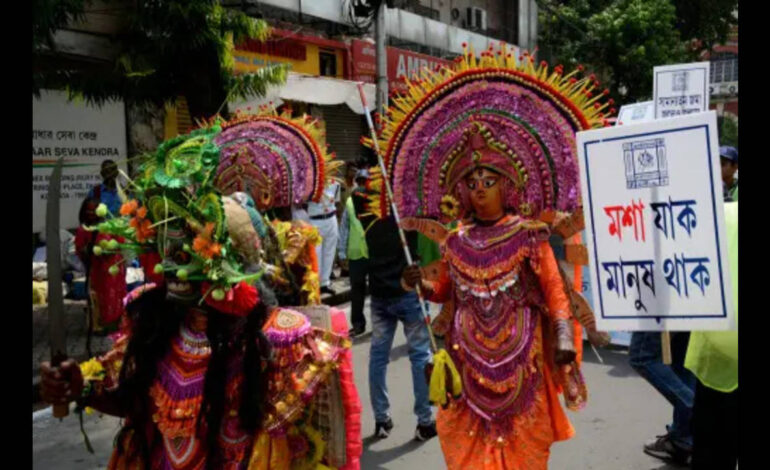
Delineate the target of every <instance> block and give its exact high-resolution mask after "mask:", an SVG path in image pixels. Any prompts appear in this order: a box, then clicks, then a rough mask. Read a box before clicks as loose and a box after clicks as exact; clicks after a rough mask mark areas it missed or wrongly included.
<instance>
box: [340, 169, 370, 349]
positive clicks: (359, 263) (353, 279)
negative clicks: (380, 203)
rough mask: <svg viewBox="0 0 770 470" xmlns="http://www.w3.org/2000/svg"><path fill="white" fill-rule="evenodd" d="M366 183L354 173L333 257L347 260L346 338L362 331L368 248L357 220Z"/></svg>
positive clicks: (366, 175) (365, 175) (362, 172)
mask: <svg viewBox="0 0 770 470" xmlns="http://www.w3.org/2000/svg"><path fill="white" fill-rule="evenodd" d="M368 179H369V172H368V171H367V170H359V171H358V173H356V178H355V184H356V187H355V189H353V192H352V193H351V195H350V197H349V198H347V201H345V211H344V212H343V213H342V217H341V220H340V237H339V242H338V243H337V256H338V257H339V259H340V260H348V270H349V272H350V297H351V299H350V303H351V306H350V323H351V324H352V325H353V328H351V329H350V336H351V337H354V336H358V335H361V334H363V333H364V331H366V318H365V317H364V299H365V298H366V278H367V271H368V269H369V248H368V246H367V244H366V232H365V230H364V226H363V224H362V223H361V220H360V219H359V216H360V214H362V213H363V203H364V202H365V199H366V194H365V191H366V189H365V185H366V181H367V180H368Z"/></svg>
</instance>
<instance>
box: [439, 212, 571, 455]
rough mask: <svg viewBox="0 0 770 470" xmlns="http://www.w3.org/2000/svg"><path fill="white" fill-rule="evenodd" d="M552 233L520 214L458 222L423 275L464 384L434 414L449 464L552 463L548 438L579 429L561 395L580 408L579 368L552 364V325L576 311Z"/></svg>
mask: <svg viewBox="0 0 770 470" xmlns="http://www.w3.org/2000/svg"><path fill="white" fill-rule="evenodd" d="M547 233H548V232H547V229H546V227H545V225H544V224H541V223H533V222H528V221H522V220H521V219H520V218H519V217H515V216H506V217H504V218H503V219H501V220H499V221H498V222H497V223H495V224H494V225H492V226H488V227H484V226H480V225H476V224H472V223H471V224H468V225H462V226H461V227H460V228H459V229H458V230H456V231H454V232H452V233H451V234H450V235H449V236H448V237H447V238H446V240H445V241H444V242H443V244H442V252H443V254H444V261H442V264H443V266H442V267H443V268H444V269H441V270H440V271H441V274H440V275H439V277H438V279H436V280H435V281H433V282H430V281H426V282H425V284H426V285H425V287H426V290H427V291H428V292H431V295H430V296H429V299H430V300H431V301H433V302H438V303H444V304H445V309H444V311H443V312H442V314H441V315H440V316H439V317H438V318H437V319H436V323H435V326H436V329H437V330H439V331H440V332H441V333H445V338H446V344H447V346H448V347H449V352H450V354H451V356H452V359H453V361H454V363H455V365H456V366H457V368H458V370H459V371H460V376H461V377H462V382H463V387H464V389H463V392H464V396H463V398H462V399H460V400H457V401H453V402H451V403H450V405H449V406H448V408H446V409H441V410H440V411H439V413H438V419H437V430H438V433H439V439H440V440H441V447H442V449H443V451H444V457H445V459H446V463H447V466H448V468H450V469H455V468H456V469H496V468H509V469H540V468H546V467H547V463H548V455H549V447H550V446H551V444H552V443H553V442H554V441H559V440H565V439H569V438H570V437H572V436H573V435H574V432H575V431H574V429H573V428H572V425H571V424H570V422H569V420H568V419H567V417H566V415H565V414H564V411H563V410H562V408H561V405H560V404H559V400H558V393H559V391H560V389H562V388H563V389H564V390H566V392H567V393H565V398H566V401H567V405H568V406H569V407H570V408H573V409H576V408H579V407H580V406H581V405H582V404H584V403H585V398H586V389H585V386H584V384H583V383H582V381H581V379H580V375H579V373H578V372H577V369H576V365H574V364H573V365H572V366H570V369H571V371H570V372H569V373H568V372H566V371H565V369H564V368H561V367H557V366H555V365H554V362H553V352H554V350H555V348H554V347H553V344H552V343H553V336H552V335H551V334H550V330H551V329H552V327H553V325H554V323H555V322H556V321H557V320H565V321H566V320H568V319H569V317H570V315H571V314H570V305H569V300H568V297H567V294H566V293H565V290H564V284H563V281H562V278H561V276H560V274H559V269H558V266H557V264H556V260H555V258H554V255H553V251H552V250H551V247H550V245H549V244H548V242H547V241H546V240H547ZM503 252H505V253H506V256H505V257H503V258H502V259H501V260H500V261H498V262H495V261H494V260H492V258H496V257H499V254H500V253H503ZM495 273H497V274H495Z"/></svg>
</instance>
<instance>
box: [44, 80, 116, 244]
mask: <svg viewBox="0 0 770 470" xmlns="http://www.w3.org/2000/svg"><path fill="white" fill-rule="evenodd" d="M59 157H64V168H63V170H62V178H61V212H60V217H61V225H60V226H61V228H63V229H70V228H75V227H77V226H78V212H79V211H80V205H81V203H82V202H83V199H85V197H86V195H87V194H88V191H89V190H90V189H91V188H92V187H93V186H94V185H97V184H100V183H101V181H102V178H101V176H100V174H99V172H100V170H101V164H102V162H103V161H104V160H113V161H115V162H116V163H118V167H119V168H122V169H123V171H126V115H125V110H124V107H123V102H122V101H120V102H108V103H105V104H104V105H102V107H101V108H97V107H95V106H87V105H86V104H85V103H83V102H80V103H75V102H69V101H67V95H66V93H64V92H62V91H52V90H43V91H41V95H40V98H39V99H36V98H34V97H33V98H32V232H33V233H34V232H43V231H44V230H45V211H46V196H47V194H48V180H49V178H50V176H51V171H52V168H53V166H54V164H55V163H56V161H57V160H58V159H59Z"/></svg>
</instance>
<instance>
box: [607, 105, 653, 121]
mask: <svg viewBox="0 0 770 470" xmlns="http://www.w3.org/2000/svg"><path fill="white" fill-rule="evenodd" d="M652 103H653V102H652V101H642V102H640V103H634V104H624V105H623V106H621V107H620V112H619V113H618V118H617V120H615V125H616V126H622V125H623V124H634V123H638V122H649V121H652V120H653V119H655V109H654V108H653V106H652Z"/></svg>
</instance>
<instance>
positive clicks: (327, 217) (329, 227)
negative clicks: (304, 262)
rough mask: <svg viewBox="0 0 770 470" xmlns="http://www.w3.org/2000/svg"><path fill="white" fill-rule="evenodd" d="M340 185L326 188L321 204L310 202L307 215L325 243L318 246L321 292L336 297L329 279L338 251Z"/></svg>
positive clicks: (336, 184) (331, 184) (329, 185)
mask: <svg viewBox="0 0 770 470" xmlns="http://www.w3.org/2000/svg"><path fill="white" fill-rule="evenodd" d="M340 191H341V188H340V185H339V183H337V182H336V181H335V182H332V183H330V184H328V185H327V186H326V187H325V188H324V192H323V196H321V201H320V202H317V203H316V202H312V201H311V202H309V203H308V205H307V213H308V215H309V216H310V223H311V224H312V225H313V226H315V227H316V228H317V229H318V232H319V233H320V235H321V238H322V239H323V241H322V242H321V244H319V245H317V246H316V255H317V257H318V271H319V277H320V281H321V282H320V284H321V292H322V293H326V294H331V295H334V294H335V292H334V291H333V290H331V289H330V288H329V277H330V276H331V273H332V266H333V265H334V255H335V253H336V249H337V238H338V237H339V232H338V226H337V202H339V200H340Z"/></svg>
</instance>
